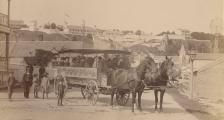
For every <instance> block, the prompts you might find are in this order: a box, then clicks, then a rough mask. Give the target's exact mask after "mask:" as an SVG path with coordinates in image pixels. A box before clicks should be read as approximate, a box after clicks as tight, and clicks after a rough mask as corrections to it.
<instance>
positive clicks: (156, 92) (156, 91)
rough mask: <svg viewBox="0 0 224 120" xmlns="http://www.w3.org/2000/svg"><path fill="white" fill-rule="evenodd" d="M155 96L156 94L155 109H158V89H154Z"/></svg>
mask: <svg viewBox="0 0 224 120" xmlns="http://www.w3.org/2000/svg"><path fill="white" fill-rule="evenodd" d="M154 96H155V110H157V103H158V90H154Z"/></svg>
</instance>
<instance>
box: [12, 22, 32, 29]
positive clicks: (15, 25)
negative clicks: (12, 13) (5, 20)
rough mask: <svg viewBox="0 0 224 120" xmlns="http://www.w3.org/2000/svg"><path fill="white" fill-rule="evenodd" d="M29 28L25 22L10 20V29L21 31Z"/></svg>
mask: <svg viewBox="0 0 224 120" xmlns="http://www.w3.org/2000/svg"><path fill="white" fill-rule="evenodd" d="M25 27H28V26H27V25H26V24H25V23H24V21H23V20H10V28H11V29H21V28H25Z"/></svg>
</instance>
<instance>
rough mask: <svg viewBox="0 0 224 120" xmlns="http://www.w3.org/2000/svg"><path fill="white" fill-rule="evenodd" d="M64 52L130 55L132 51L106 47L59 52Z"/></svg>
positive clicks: (60, 52)
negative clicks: (105, 48) (106, 48)
mask: <svg viewBox="0 0 224 120" xmlns="http://www.w3.org/2000/svg"><path fill="white" fill-rule="evenodd" d="M63 53H81V54H126V55H130V54H131V52H129V51H127V50H113V49H109V50H104V49H68V50H61V51H59V52H58V54H63Z"/></svg>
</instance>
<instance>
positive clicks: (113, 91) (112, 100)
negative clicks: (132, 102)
mask: <svg viewBox="0 0 224 120" xmlns="http://www.w3.org/2000/svg"><path fill="white" fill-rule="evenodd" d="M114 93H115V89H112V91H111V100H110V105H111V106H113V104H114Z"/></svg>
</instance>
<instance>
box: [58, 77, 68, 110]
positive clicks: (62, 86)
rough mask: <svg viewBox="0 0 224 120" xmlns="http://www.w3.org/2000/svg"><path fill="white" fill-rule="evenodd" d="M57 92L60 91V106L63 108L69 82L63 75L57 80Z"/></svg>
mask: <svg viewBox="0 0 224 120" xmlns="http://www.w3.org/2000/svg"><path fill="white" fill-rule="evenodd" d="M56 82H57V90H58V106H62V105H63V104H62V102H63V98H64V94H65V90H66V89H67V81H66V80H65V79H64V78H63V76H62V75H58V76H57V79H56Z"/></svg>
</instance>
